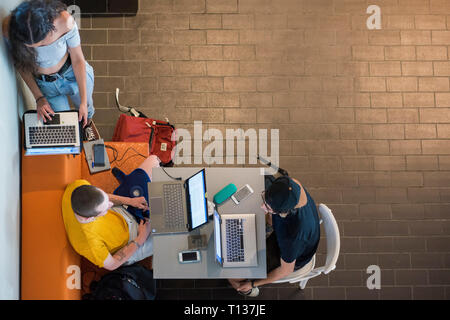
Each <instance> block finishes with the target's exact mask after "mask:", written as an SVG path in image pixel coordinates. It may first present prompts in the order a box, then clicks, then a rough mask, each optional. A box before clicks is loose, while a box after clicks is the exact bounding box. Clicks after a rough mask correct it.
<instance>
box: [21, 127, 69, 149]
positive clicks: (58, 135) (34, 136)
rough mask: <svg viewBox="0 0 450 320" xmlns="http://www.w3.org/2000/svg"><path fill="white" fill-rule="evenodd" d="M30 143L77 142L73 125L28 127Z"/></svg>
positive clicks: (56, 143)
mask: <svg viewBox="0 0 450 320" xmlns="http://www.w3.org/2000/svg"><path fill="white" fill-rule="evenodd" d="M28 137H29V141H30V144H32V145H33V144H35V145H36V144H47V145H65V144H72V143H76V142H77V137H76V130H75V126H40V127H29V128H28Z"/></svg>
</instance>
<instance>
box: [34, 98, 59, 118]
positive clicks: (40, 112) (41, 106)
mask: <svg viewBox="0 0 450 320" xmlns="http://www.w3.org/2000/svg"><path fill="white" fill-rule="evenodd" d="M36 110H37V117H38V120H41V119H43V120H44V122H47V119H48V120H52V117H53V116H54V115H55V111H53V109H52V107H51V106H50V103H48V101H47V99H45V97H41V98H39V99H38V100H37V101H36Z"/></svg>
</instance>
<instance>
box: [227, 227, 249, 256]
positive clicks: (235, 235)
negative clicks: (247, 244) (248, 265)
mask: <svg viewBox="0 0 450 320" xmlns="http://www.w3.org/2000/svg"><path fill="white" fill-rule="evenodd" d="M243 229H244V228H243V226H242V219H226V220H225V234H226V241H227V262H243V261H245V257H244V232H243V231H244V230H243Z"/></svg>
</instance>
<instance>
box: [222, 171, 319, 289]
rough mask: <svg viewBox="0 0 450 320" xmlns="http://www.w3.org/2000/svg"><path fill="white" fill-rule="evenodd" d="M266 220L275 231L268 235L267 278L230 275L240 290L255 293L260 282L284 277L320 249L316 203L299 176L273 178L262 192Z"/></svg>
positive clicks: (308, 260)
mask: <svg viewBox="0 0 450 320" xmlns="http://www.w3.org/2000/svg"><path fill="white" fill-rule="evenodd" d="M261 196H262V199H263V205H262V208H263V209H264V211H265V212H266V221H267V224H268V225H269V226H272V227H273V232H272V233H271V234H270V236H268V237H267V239H266V252H267V278H266V279H257V280H246V279H229V282H230V284H231V285H232V286H233V288H235V289H236V290H237V291H238V292H239V293H241V294H244V295H248V296H251V297H255V296H257V295H258V294H259V289H258V287H259V286H262V285H265V284H269V283H272V282H274V281H277V280H279V279H282V278H284V277H286V276H288V275H289V274H291V273H292V272H294V271H296V270H298V269H300V268H302V267H303V266H305V265H306V264H307V263H308V262H310V261H311V259H312V257H313V256H314V254H315V253H316V251H317V247H318V244H319V240H320V222H319V220H320V219H319V215H318V212H317V207H316V204H315V202H314V200H313V199H312V198H311V196H310V195H309V193H308V192H307V191H306V189H305V188H304V187H303V186H302V185H301V184H300V182H299V181H298V180H296V179H293V178H289V177H287V176H282V177H279V178H277V179H271V181H270V183H269V185H266V190H265V191H263V192H262V194H261Z"/></svg>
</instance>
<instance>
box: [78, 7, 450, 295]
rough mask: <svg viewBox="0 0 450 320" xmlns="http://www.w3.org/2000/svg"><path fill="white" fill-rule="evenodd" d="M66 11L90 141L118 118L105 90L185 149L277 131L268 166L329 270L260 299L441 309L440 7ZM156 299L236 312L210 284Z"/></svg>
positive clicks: (449, 154) (447, 155) (446, 113)
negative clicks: (202, 302) (297, 191)
mask: <svg viewBox="0 0 450 320" xmlns="http://www.w3.org/2000/svg"><path fill="white" fill-rule="evenodd" d="M369 5H378V6H379V8H380V10H381V13H380V14H381V29H380V30H369V29H368V27H367V24H366V22H367V20H368V19H369V17H370V16H371V15H373V14H375V15H376V12H375V13H369V14H367V13H366V10H367V8H368V6H369ZM81 9H82V18H81V31H80V32H81V38H82V43H83V52H84V54H85V57H86V59H87V60H88V62H89V63H90V64H91V65H92V66H93V67H94V70H95V91H94V101H95V107H96V114H95V117H94V120H95V123H96V124H97V126H98V128H99V130H100V132H101V134H102V136H103V137H104V138H105V139H109V138H111V137H112V133H113V130H114V126H115V123H116V121H117V118H118V116H119V112H118V111H117V110H116V107H115V102H114V92H115V89H116V88H120V100H121V103H122V104H125V105H131V106H136V107H138V109H139V110H141V111H142V112H144V113H145V114H146V115H148V116H149V117H152V118H156V119H164V118H165V117H168V118H169V120H170V121H171V122H172V123H173V124H175V126H176V127H177V128H179V129H180V128H182V129H186V130H187V131H188V132H190V133H191V135H192V136H194V135H193V131H194V121H202V126H203V127H202V130H203V131H202V132H205V131H206V130H207V129H218V130H219V131H220V132H221V133H222V134H223V135H224V136H225V130H226V129H236V128H244V129H245V130H247V129H254V130H255V131H256V132H258V133H259V131H258V130H259V129H267V130H270V129H279V153H280V159H279V161H280V166H281V167H282V168H284V169H286V170H288V171H289V173H290V175H291V176H293V177H295V178H297V179H298V180H300V181H301V182H302V183H303V185H304V186H305V187H306V188H307V189H308V191H309V192H310V193H311V195H312V197H313V198H314V199H315V200H316V202H317V203H325V204H327V205H328V206H329V207H330V208H331V209H332V210H333V213H334V215H335V217H336V219H337V221H338V225H339V228H340V232H341V253H340V257H339V260H338V263H337V269H336V270H335V271H333V272H331V273H330V274H329V275H327V276H320V277H318V278H316V279H314V280H312V281H310V283H308V285H307V287H306V289H305V290H304V291H299V290H297V288H296V287H295V285H289V284H288V285H273V286H267V287H263V288H262V291H261V295H260V297H259V298H260V299H430V298H431V299H449V298H450V246H449V244H450V140H449V138H450V83H449V76H450V61H449V46H450V2H449V1H446V0H373V1H370V2H369V1H365V0H334V1H333V0H315V1H306V0H140V1H139V8H138V12H137V15H135V16H133V15H124V14H120V13H117V14H108V15H102V14H97V15H90V14H89V12H85V11H83V8H81ZM372 22H373V21H372ZM268 132H270V131H268ZM219 140H220V139H219ZM263 141H264V142H265V140H263ZM208 143H209V141H206V142H205V141H203V144H204V145H207V144H208ZM246 151H247V152H248V151H249V147H248V146H247V147H246ZM324 253H325V248H324V245H321V247H320V249H319V257H321V258H322V260H323V257H324ZM370 265H377V266H379V267H380V269H381V289H378V290H377V289H374V290H368V288H367V286H366V281H367V279H368V278H369V277H370V274H368V273H367V268H368V266H370ZM158 286H159V292H160V298H161V299H186V298H188V299H193V298H205V299H239V298H241V297H240V296H238V295H236V294H235V292H233V291H232V290H231V289H230V288H228V287H227V284H226V283H225V282H224V281H216V280H211V281H199V280H177V281H174V280H173V281H159V282H158Z"/></svg>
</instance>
